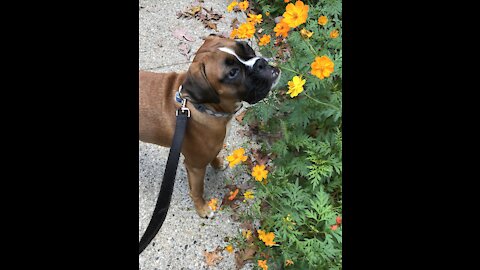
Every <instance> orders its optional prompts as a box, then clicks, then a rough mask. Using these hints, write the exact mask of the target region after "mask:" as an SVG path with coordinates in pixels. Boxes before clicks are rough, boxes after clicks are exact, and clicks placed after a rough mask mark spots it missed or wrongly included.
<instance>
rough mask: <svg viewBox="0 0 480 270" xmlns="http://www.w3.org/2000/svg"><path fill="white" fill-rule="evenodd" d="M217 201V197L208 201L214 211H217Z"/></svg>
mask: <svg viewBox="0 0 480 270" xmlns="http://www.w3.org/2000/svg"><path fill="white" fill-rule="evenodd" d="M217 203H218V200H217V199H215V198H212V199H211V200H210V201H209V202H208V206H210V208H211V209H212V211H217Z"/></svg>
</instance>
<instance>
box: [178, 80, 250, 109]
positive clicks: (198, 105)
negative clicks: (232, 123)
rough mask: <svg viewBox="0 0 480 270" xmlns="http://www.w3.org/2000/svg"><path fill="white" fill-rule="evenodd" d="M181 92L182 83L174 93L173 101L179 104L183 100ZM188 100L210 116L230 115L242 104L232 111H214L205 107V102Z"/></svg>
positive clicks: (240, 106)
mask: <svg viewBox="0 0 480 270" xmlns="http://www.w3.org/2000/svg"><path fill="white" fill-rule="evenodd" d="M181 94H182V85H180V87H179V88H178V91H177V92H176V93H175V101H176V102H178V103H180V104H182V101H183V98H182V96H181ZM189 101H190V103H192V104H193V107H195V109H197V110H198V111H200V112H203V113H206V114H209V115H211V116H215V117H230V116H232V115H234V114H236V113H237V112H238V111H239V110H240V109H241V108H242V106H243V105H242V103H240V105H239V106H238V107H237V108H236V109H235V111H234V112H233V113H227V112H216V111H212V110H210V109H209V108H207V106H205V104H201V103H193V102H192V101H191V100H189Z"/></svg>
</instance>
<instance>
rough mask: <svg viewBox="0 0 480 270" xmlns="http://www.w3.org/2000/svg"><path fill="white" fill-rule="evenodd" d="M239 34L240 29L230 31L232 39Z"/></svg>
mask: <svg viewBox="0 0 480 270" xmlns="http://www.w3.org/2000/svg"><path fill="white" fill-rule="evenodd" d="M237 34H238V29H233V30H232V32H231V33H230V39H235V38H236V37H237Z"/></svg>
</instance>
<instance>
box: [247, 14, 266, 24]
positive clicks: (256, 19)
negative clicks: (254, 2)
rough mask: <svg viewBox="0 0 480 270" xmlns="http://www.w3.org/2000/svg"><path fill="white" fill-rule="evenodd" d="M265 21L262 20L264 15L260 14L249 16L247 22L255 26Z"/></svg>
mask: <svg viewBox="0 0 480 270" xmlns="http://www.w3.org/2000/svg"><path fill="white" fill-rule="evenodd" d="M262 21H263V19H262V14H258V15H255V14H251V13H250V14H248V18H247V22H249V23H251V24H253V25H255V24H257V23H261V22H262Z"/></svg>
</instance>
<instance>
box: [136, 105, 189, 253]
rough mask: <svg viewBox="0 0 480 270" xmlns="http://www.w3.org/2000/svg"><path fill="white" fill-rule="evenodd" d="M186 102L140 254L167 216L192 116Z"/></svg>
mask: <svg viewBox="0 0 480 270" xmlns="http://www.w3.org/2000/svg"><path fill="white" fill-rule="evenodd" d="M186 103H187V100H186V99H184V100H183V101H182V107H181V108H179V109H178V110H177V111H176V117H177V121H176V124H175V133H174V134H173V142H172V146H171V147H170V153H169V154H168V160H167V165H166V167H165V173H164V174H163V181H162V187H161V188H160V192H159V193H158V199H157V204H156V205H155V210H153V214H152V218H151V219H150V223H148V227H147V229H146V230H145V232H144V233H143V236H142V239H141V240H140V243H139V244H138V246H139V252H138V254H139V255H140V254H141V253H142V251H143V250H144V249H145V248H146V247H147V246H148V244H150V242H151V241H152V240H153V238H154V237H155V235H157V233H158V231H159V230H160V228H161V227H162V224H163V221H164V220H165V217H166V216H167V211H168V208H169V206H170V200H171V199H172V192H173V185H174V184H175V176H176V174H177V166H178V159H179V158H180V151H181V149H182V143H183V137H184V135H185V130H186V128H187V120H188V118H189V117H190V110H189V109H188V108H187V107H186Z"/></svg>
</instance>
